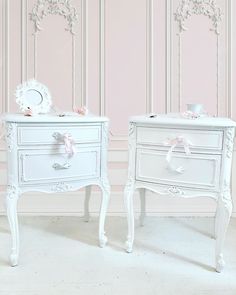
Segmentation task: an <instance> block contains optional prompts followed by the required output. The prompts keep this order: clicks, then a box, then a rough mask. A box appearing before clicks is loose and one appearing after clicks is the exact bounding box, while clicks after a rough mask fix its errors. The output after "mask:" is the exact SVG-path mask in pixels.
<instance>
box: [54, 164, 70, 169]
mask: <svg viewBox="0 0 236 295" xmlns="http://www.w3.org/2000/svg"><path fill="white" fill-rule="evenodd" d="M70 167H71V165H70V164H69V163H64V164H59V163H54V164H53V165H52V168H54V169H55V170H62V169H69V168H70Z"/></svg>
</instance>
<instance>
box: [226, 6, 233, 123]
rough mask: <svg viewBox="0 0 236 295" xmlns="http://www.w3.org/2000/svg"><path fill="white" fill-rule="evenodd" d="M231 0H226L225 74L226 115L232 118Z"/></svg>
mask: <svg viewBox="0 0 236 295" xmlns="http://www.w3.org/2000/svg"><path fill="white" fill-rule="evenodd" d="M232 10H233V8H232V0H228V2H227V11H228V13H227V15H228V23H227V32H226V34H227V48H228V56H227V65H228V73H227V74H228V75H227V83H228V87H227V91H228V95H227V97H228V100H227V104H228V113H227V115H228V117H230V118H232V114H233V110H232V108H233V100H232V26H233V23H232V20H233V19H232Z"/></svg>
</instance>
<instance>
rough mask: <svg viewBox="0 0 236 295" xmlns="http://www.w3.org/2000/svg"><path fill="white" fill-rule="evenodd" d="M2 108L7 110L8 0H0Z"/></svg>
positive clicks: (4, 110)
mask: <svg viewBox="0 0 236 295" xmlns="http://www.w3.org/2000/svg"><path fill="white" fill-rule="evenodd" d="M1 2H2V30H3V31H2V40H3V42H2V53H3V56H2V61H3V67H2V86H3V87H2V110H3V112H8V111H9V92H10V90H9V1H8V0H2V1H1Z"/></svg>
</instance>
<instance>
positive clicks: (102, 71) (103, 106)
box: [99, 0, 106, 116]
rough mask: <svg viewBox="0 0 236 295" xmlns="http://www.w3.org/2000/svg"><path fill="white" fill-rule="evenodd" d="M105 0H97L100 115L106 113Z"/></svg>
mask: <svg viewBox="0 0 236 295" xmlns="http://www.w3.org/2000/svg"><path fill="white" fill-rule="evenodd" d="M105 5H106V1H105V0H99V40H100V44H99V47H100V48H99V51H100V52H99V72H100V83H99V84H100V86H99V88H100V89H99V98H100V103H99V111H100V115H101V116H105V115H106V93H105V79H106V73H105V66H106V64H105V62H106V60H105V47H106V44H105V32H106V28H105V24H106V20H105V18H106V14H105Z"/></svg>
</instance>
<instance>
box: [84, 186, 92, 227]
mask: <svg viewBox="0 0 236 295" xmlns="http://www.w3.org/2000/svg"><path fill="white" fill-rule="evenodd" d="M91 190H92V186H91V185H88V186H86V187H85V199H84V221H85V222H89V219H90V215H89V201H90V198H91Z"/></svg>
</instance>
